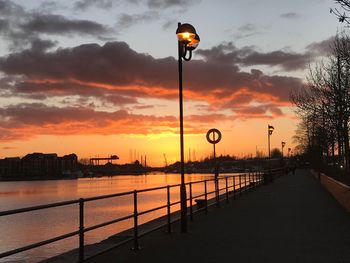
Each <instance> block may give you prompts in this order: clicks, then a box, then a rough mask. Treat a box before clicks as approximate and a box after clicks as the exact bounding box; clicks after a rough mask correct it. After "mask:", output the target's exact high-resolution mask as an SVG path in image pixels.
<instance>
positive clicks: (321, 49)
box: [306, 36, 335, 56]
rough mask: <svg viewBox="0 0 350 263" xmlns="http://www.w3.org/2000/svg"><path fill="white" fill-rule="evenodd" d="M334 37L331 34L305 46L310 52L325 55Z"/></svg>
mask: <svg viewBox="0 0 350 263" xmlns="http://www.w3.org/2000/svg"><path fill="white" fill-rule="evenodd" d="M334 40H335V37H334V36H332V37H330V38H328V39H326V40H323V41H320V42H313V43H311V44H310V45H308V46H307V47H306V49H307V50H308V51H309V52H312V53H313V54H315V55H318V56H327V55H329V53H330V51H331V47H332V44H333V43H334Z"/></svg>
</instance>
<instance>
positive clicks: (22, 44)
mask: <svg viewBox="0 0 350 263" xmlns="http://www.w3.org/2000/svg"><path fill="white" fill-rule="evenodd" d="M45 3H46V7H45V5H44V6H43V5H41V7H40V8H39V9H38V10H31V11H27V10H25V9H24V8H23V7H21V6H20V5H17V4H15V3H13V2H12V1H10V0H8V1H4V0H0V36H1V37H2V38H3V41H4V42H5V43H7V44H9V49H10V50H20V49H24V48H28V47H29V46H30V45H32V42H33V41H37V40H38V39H42V38H43V37H44V36H46V35H59V36H62V35H63V36H69V37H72V36H82V35H89V36H94V37H97V38H102V37H106V36H107V35H108V34H109V33H110V32H111V31H112V30H111V29H110V28H108V27H106V26H105V25H102V24H99V23H97V22H94V21H89V20H82V19H68V18H66V17H64V16H61V15H56V14H50V13H47V12H51V11H52V10H50V8H48V6H51V8H53V7H54V4H55V3H53V2H44V3H43V4H45ZM43 8H46V9H48V10H47V11H45V10H44V9H43ZM43 41H47V40H43Z"/></svg>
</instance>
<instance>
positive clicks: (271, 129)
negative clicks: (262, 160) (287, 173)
mask: <svg viewBox="0 0 350 263" xmlns="http://www.w3.org/2000/svg"><path fill="white" fill-rule="evenodd" d="M274 129H275V128H274V127H273V126H271V125H270V124H268V125H267V142H268V147H269V162H270V159H271V146H270V136H271V135H272V132H273V130H274Z"/></svg>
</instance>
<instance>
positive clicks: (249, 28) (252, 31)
mask: <svg viewBox="0 0 350 263" xmlns="http://www.w3.org/2000/svg"><path fill="white" fill-rule="evenodd" d="M258 34H261V30H260V29H259V28H258V27H257V26H256V25H254V24H252V23H247V24H244V25H242V26H240V27H239V28H238V32H237V33H235V34H234V38H235V39H242V38H246V37H250V36H254V35H258Z"/></svg>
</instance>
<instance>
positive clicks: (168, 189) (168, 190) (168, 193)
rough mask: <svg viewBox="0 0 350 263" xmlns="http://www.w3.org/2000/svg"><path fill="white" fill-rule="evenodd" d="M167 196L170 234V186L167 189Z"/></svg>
mask: <svg viewBox="0 0 350 263" xmlns="http://www.w3.org/2000/svg"><path fill="white" fill-rule="evenodd" d="M166 196H167V219H168V233H171V215H170V213H171V209H170V186H169V185H168V186H167V187H166Z"/></svg>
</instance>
